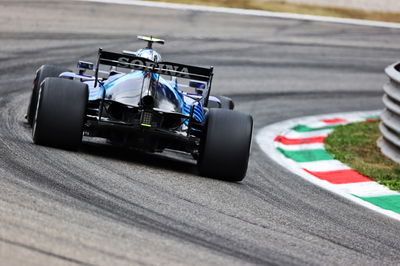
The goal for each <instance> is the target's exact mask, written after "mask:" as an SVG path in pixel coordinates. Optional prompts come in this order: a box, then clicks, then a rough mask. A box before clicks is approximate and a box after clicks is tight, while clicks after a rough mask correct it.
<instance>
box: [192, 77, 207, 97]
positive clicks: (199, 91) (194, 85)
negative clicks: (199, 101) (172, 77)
mask: <svg viewBox="0 0 400 266" xmlns="http://www.w3.org/2000/svg"><path fill="white" fill-rule="evenodd" d="M189 87H192V88H194V89H195V91H196V93H197V94H203V92H204V90H205V89H206V84H205V83H203V82H198V81H193V80H191V81H190V82H189Z"/></svg>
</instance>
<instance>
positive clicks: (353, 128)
mask: <svg viewBox="0 0 400 266" xmlns="http://www.w3.org/2000/svg"><path fill="white" fill-rule="evenodd" d="M378 127H379V121H377V122H359V123H351V124H347V125H344V126H339V127H336V128H335V130H334V131H333V132H332V133H331V134H329V136H328V138H327V139H326V140H325V148H326V150H327V151H328V152H329V153H331V154H332V155H333V157H334V158H335V159H337V160H339V161H341V162H343V163H344V164H346V165H348V166H350V167H351V168H352V169H354V170H356V171H358V172H359V173H361V174H363V175H364V176H367V177H370V178H372V179H374V180H375V181H377V182H379V183H380V184H382V185H385V186H387V187H388V188H390V189H393V190H397V191H400V164H397V163H395V162H393V161H391V160H390V159H388V158H386V157H385V156H384V155H383V154H382V153H381V152H380V150H379V148H378V146H377V145H376V141H377V140H378V138H379V137H380V132H379V128H378Z"/></svg>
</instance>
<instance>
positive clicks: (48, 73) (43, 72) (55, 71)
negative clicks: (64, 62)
mask: <svg viewBox="0 0 400 266" xmlns="http://www.w3.org/2000/svg"><path fill="white" fill-rule="evenodd" d="M69 71H70V70H68V69H67V68H65V67H59V66H51V65H43V66H41V67H40V68H39V69H38V70H37V71H36V76H35V79H34V80H33V89H32V95H31V100H30V102H29V105H28V111H27V114H26V118H27V120H28V124H29V125H30V126H33V118H34V116H35V112H36V106H37V99H38V94H39V88H40V84H41V83H42V82H43V80H45V78H48V77H58V76H59V75H60V74H61V73H63V72H69Z"/></svg>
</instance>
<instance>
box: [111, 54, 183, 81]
mask: <svg viewBox="0 0 400 266" xmlns="http://www.w3.org/2000/svg"><path fill="white" fill-rule="evenodd" d="M117 67H123V68H130V69H135V70H146V69H149V68H153V69H154V70H156V71H157V73H159V74H161V75H169V76H176V77H181V78H190V75H189V69H188V68H187V67H185V66H180V65H173V64H168V63H154V62H151V61H147V60H141V59H139V58H129V57H120V58H118V65H117Z"/></svg>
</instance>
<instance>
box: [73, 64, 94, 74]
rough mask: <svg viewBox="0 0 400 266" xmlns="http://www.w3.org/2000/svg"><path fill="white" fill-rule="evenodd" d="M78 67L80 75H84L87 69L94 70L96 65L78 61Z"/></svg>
mask: <svg viewBox="0 0 400 266" xmlns="http://www.w3.org/2000/svg"><path fill="white" fill-rule="evenodd" d="M77 67H78V70H79V74H80V75H82V74H83V73H85V71H86V70H87V69H89V70H93V68H94V64H93V63H91V62H86V61H78V64H77Z"/></svg>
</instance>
